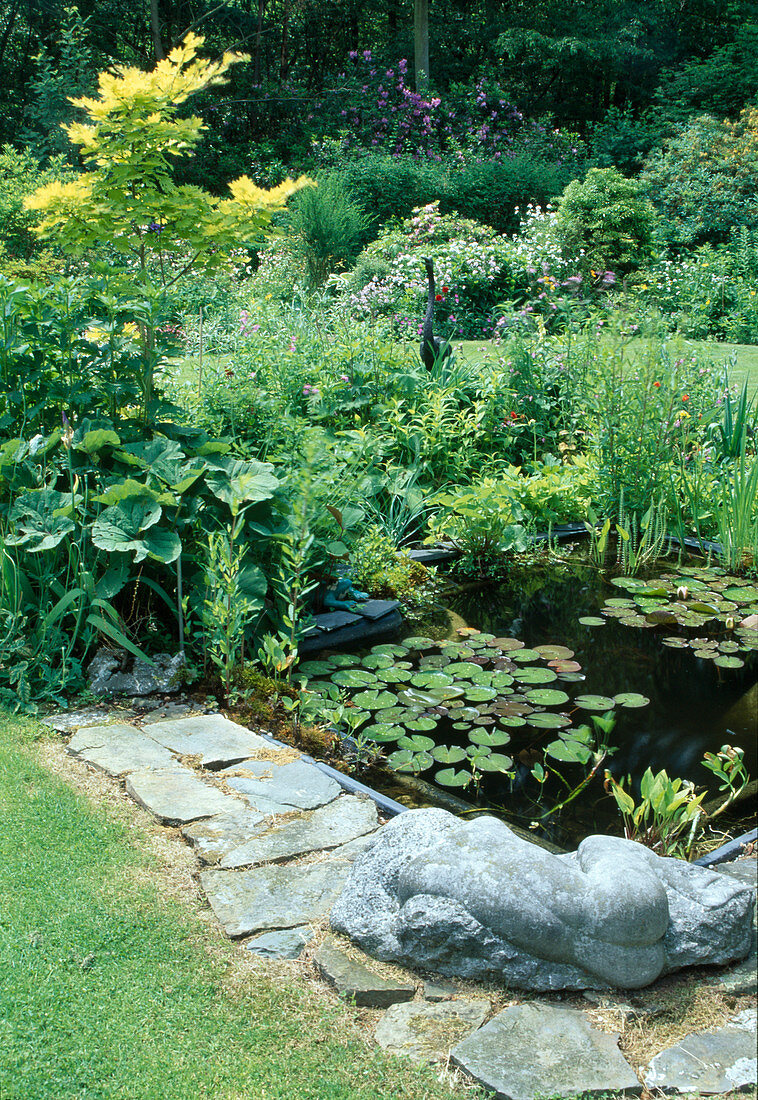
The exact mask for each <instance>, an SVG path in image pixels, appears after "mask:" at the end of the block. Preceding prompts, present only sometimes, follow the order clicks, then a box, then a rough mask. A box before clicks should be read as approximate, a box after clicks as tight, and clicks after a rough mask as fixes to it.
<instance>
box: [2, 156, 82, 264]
mask: <svg viewBox="0 0 758 1100" xmlns="http://www.w3.org/2000/svg"><path fill="white" fill-rule="evenodd" d="M64 160H65V158H64V157H62V156H60V157H54V158H53V159H52V160H51V161H50V162H49V164H48V166H47V167H46V168H43V167H42V165H41V164H40V162H39V161H38V160H37V158H36V157H34V156H33V155H32V154H31V153H28V152H23V153H19V152H17V151H16V150H15V149H14V148H13V146H11V145H3V147H2V149H0V256H1V255H2V254H3V252H7V253H8V256H9V258H10V259H15V260H28V259H30V257H31V256H33V255H34V254H35V252H38V251H40V249H41V247H42V246H41V245H40V242H39V239H38V238H37V237H36V236H35V234H34V233H33V232H32V226H33V225H36V223H37V222H38V220H39V218H38V216H37V214H36V213H35V212H34V211H32V210H25V209H24V199H25V198H26V197H27V196H28V195H31V194H32V193H33V192H34V191H36V190H37V189H38V188H40V187H44V186H45V184H48V183H52V182H53V181H54V180H62V179H64V178H65V177H66V175H67V171H66V168H65V167H64ZM68 174H70V173H68Z"/></svg>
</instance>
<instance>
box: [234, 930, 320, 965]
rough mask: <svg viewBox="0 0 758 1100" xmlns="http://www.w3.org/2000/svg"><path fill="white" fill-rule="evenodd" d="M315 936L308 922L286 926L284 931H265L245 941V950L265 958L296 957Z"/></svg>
mask: <svg viewBox="0 0 758 1100" xmlns="http://www.w3.org/2000/svg"><path fill="white" fill-rule="evenodd" d="M312 938H313V932H312V931H311V930H310V928H309V927H308V925H307V924H302V925H300V926H299V927H298V928H286V929H285V930H284V931H283V932H264V933H263V935H262V936H253V937H252V938H251V939H249V940H246V941H245V950H246V951H252V953H253V954H254V955H260V956H261V957H262V958H264V959H296V958H297V957H298V956H299V955H301V954H302V951H303V948H304V947H305V945H306V943H308V941H309V940H311V939H312Z"/></svg>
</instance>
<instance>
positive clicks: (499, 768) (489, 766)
mask: <svg viewBox="0 0 758 1100" xmlns="http://www.w3.org/2000/svg"><path fill="white" fill-rule="evenodd" d="M482 747H484V746H482ZM476 766H477V768H479V770H480V771H483V772H509V771H511V769H512V768H513V760H512V759H511V757H510V756H505V755H504V753H501V752H491V753H489V755H488V756H485V757H479V758H478V759H477V761H476Z"/></svg>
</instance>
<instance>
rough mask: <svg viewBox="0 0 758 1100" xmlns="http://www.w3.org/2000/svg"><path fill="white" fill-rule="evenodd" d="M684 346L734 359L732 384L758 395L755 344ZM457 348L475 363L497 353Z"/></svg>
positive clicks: (720, 359)
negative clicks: (745, 387)
mask: <svg viewBox="0 0 758 1100" xmlns="http://www.w3.org/2000/svg"><path fill="white" fill-rule="evenodd" d="M635 344H636V345H638V346H639V347H640V348H642V346H643V345H644V341H643V340H637V341H632V342H631V343H630V344H629V345H627V346H628V348H629V350H630V351H632V350H633V349H634V347H635ZM682 344H683V345H684V346H685V347H687V348H692V349H693V350H695V349H700V350H701V351H704V352H706V353H707V354H708V355H709V356H710V357H711V358H712V359H713V361H714V362H715V363H730V362H731V360H732V357H734V360H735V361H734V366H733V367H732V368H731V370H730V372H729V377H730V380H731V382H732V383H733V384H736V385H737V387H738V388H739V389H741V388H742V383H743V382H744V381H745V379H747V382H748V388H749V392H750V393H758V347H757V346H755V345H754V344H720V343H717V342H716V341H714V340H682ZM455 347H456V348H458V349H460V352H461V354H462V355H463V356H464V357H465V358H467V359H471V360H474V361H475V360H477V359H479V358H481V356H482V349H485V350H493V351H495V350H496V347H497V346H496V345H494V344H492V343H491V342H490V341H487V340H461V342H460V343H456V345H455Z"/></svg>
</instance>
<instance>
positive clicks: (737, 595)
mask: <svg viewBox="0 0 758 1100" xmlns="http://www.w3.org/2000/svg"><path fill="white" fill-rule="evenodd" d="M724 596H725V598H726V599H727V600H734V601H735V603H738V604H740V605H742V604H745V603H753V601H754V600H758V588H756V586H755V585H753V584H746V585H739V586H738V585H732V586H731V587H730V588H725V589H724Z"/></svg>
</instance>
